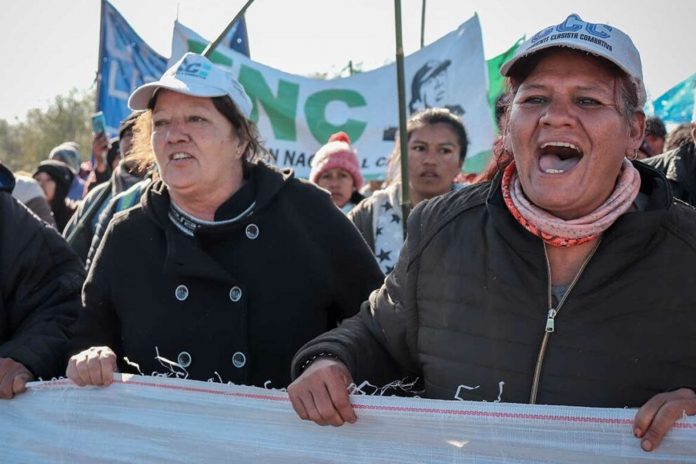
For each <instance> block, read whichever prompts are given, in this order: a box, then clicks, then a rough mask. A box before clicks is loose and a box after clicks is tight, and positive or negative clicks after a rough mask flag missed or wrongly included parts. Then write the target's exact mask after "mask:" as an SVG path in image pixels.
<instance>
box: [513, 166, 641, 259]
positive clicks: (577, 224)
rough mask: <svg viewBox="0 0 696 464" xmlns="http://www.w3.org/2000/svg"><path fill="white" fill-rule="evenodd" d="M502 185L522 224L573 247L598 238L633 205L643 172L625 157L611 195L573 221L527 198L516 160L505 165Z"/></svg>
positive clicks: (548, 240)
mask: <svg viewBox="0 0 696 464" xmlns="http://www.w3.org/2000/svg"><path fill="white" fill-rule="evenodd" d="M501 187H502V191H503V199H504V200H505V205H506V206H507V208H508V210H509V211H510V213H511V214H512V216H513V217H514V218H515V219H516V220H517V222H519V223H520V224H521V225H522V227H524V228H525V229H527V230H528V231H529V232H530V233H532V234H534V235H536V236H537V237H540V238H541V239H542V240H543V241H544V242H546V243H548V244H549V245H551V246H555V247H571V246H575V245H580V244H582V243H586V242H589V241H591V240H594V239H595V238H597V237H598V236H599V235H601V234H602V232H604V231H605V230H607V229H608V228H609V227H610V226H611V225H612V224H613V223H614V221H616V219H618V217H619V216H621V215H622V214H624V213H625V212H626V211H628V210H629V208H631V205H632V204H633V201H634V200H635V199H636V197H637V196H638V192H639V190H640V174H639V173H638V170H637V169H636V168H635V167H633V165H632V164H631V162H630V161H628V160H627V159H624V162H623V165H622V166H621V171H620V173H619V178H618V181H617V183H616V186H615V187H614V191H613V192H612V193H611V195H609V198H607V199H606V200H605V201H604V203H602V204H601V205H600V206H599V207H598V208H597V209H595V210H594V211H592V212H591V213H589V214H587V215H585V216H583V217H579V218H576V219H571V220H569V221H566V220H563V219H560V218H558V217H556V216H554V215H552V214H550V213H549V212H547V211H545V210H543V209H541V208H539V207H538V206H536V205H534V204H533V203H531V202H530V201H529V199H527V197H526V196H525V195H524V192H523V191H522V185H521V183H520V179H519V177H518V176H517V168H516V167H515V163H514V161H513V162H512V163H510V165H509V166H508V167H507V168H506V169H505V171H504V173H503V179H502V185H501Z"/></svg>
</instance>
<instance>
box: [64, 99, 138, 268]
mask: <svg viewBox="0 0 696 464" xmlns="http://www.w3.org/2000/svg"><path fill="white" fill-rule="evenodd" d="M142 113H143V112H142V111H133V112H132V113H131V114H130V115H129V116H128V117H127V118H126V119H124V120H123V121H121V125H120V126H119V130H118V134H119V138H118V139H117V140H116V142H112V143H111V146H110V148H109V151H108V153H107V155H106V161H107V164H108V165H109V166H110V168H109V172H112V174H111V177H110V178H109V179H108V181H107V182H102V183H100V184H97V185H96V186H95V187H94V188H93V189H91V190H89V193H87V195H85V198H84V199H83V200H82V202H80V204H79V205H78V207H77V210H76V211H75V214H74V215H73V216H72V217H71V218H70V221H69V222H68V223H67V225H66V226H65V229H64V230H63V236H64V237H65V238H66V240H67V241H68V243H69V244H70V246H71V247H72V248H73V250H75V252H76V253H77V255H78V256H79V257H80V259H82V262H87V256H88V253H89V250H90V246H91V243H92V238H93V236H94V233H95V231H96V229H97V223H98V220H99V216H100V214H101V213H102V211H104V210H105V209H106V207H107V205H108V204H109V201H110V200H111V199H112V198H113V197H114V196H116V195H118V194H119V193H121V192H123V191H125V190H128V189H129V188H130V187H131V186H133V185H134V184H136V183H137V182H140V181H141V180H142V179H143V178H144V177H145V175H146V173H147V170H146V169H141V168H140V167H139V165H138V162H137V161H135V160H134V159H133V158H131V156H130V154H131V148H132V140H133V127H134V126H135V122H136V121H137V119H138V116H140V114H142ZM115 151H118V155H116V153H114V152H115ZM88 182H89V180H88ZM88 189H89V187H88Z"/></svg>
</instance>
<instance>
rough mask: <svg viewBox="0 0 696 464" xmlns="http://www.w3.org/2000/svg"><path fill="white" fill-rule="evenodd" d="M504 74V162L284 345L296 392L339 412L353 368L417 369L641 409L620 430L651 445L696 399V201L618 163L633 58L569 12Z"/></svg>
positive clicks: (445, 199)
mask: <svg viewBox="0 0 696 464" xmlns="http://www.w3.org/2000/svg"><path fill="white" fill-rule="evenodd" d="M501 72H502V73H503V75H505V76H507V77H508V78H509V83H510V86H511V97H512V100H511V103H510V106H509V109H508V113H507V128H506V131H505V133H504V134H503V143H502V145H501V146H500V147H499V149H500V150H499V151H500V153H499V155H500V156H501V160H505V159H507V160H508V163H502V165H501V168H502V169H501V172H499V173H498V174H497V175H496V177H495V178H494V179H493V180H492V181H491V182H486V183H483V184H478V185H474V186H470V187H468V188H464V189H462V190H460V191H457V192H453V193H451V194H448V195H444V196H441V197H437V198H436V199H433V200H430V201H427V202H423V203H422V204H421V205H419V206H418V207H416V208H415V209H414V211H413V213H412V215H411V217H410V218H409V228H408V237H407V240H406V244H405V246H404V248H403V250H402V252H401V255H400V257H399V262H398V263H397V265H396V269H395V270H394V271H393V272H392V273H391V274H390V275H389V276H388V277H387V280H386V281H385V284H384V286H382V288H381V289H380V290H378V291H377V292H374V293H373V294H372V295H371V296H370V300H369V305H365V306H364V307H363V310H362V311H361V312H360V314H359V315H357V316H355V317H354V318H351V319H349V320H347V321H345V322H344V323H343V324H342V325H341V327H340V328H338V329H334V330H333V331H331V332H329V333H327V334H324V335H322V336H320V337H318V338H317V339H315V340H313V341H312V342H310V343H309V344H307V345H306V346H305V347H303V349H302V350H300V351H299V352H298V354H297V355H296V357H295V359H294V361H293V375H294V376H296V377H297V376H299V378H298V379H297V380H295V382H293V384H291V385H290V387H288V393H289V395H290V398H291V400H292V403H293V406H294V408H295V410H296V411H297V413H298V415H299V416H300V417H301V418H303V419H309V420H313V421H315V422H317V423H319V424H333V425H340V424H343V423H344V422H346V421H348V422H353V421H355V420H356V416H355V412H354V411H353V409H352V407H351V405H350V402H349V396H348V392H347V389H346V386H347V385H348V384H349V383H350V382H351V381H352V379H356V380H357V381H358V383H359V382H360V381H361V380H363V379H368V380H370V381H372V383H379V384H383V383H386V382H387V381H392V380H395V379H398V378H402V377H403V376H405V375H413V376H417V377H420V378H421V380H422V382H423V392H422V394H421V395H422V396H425V397H429V398H440V399H454V398H455V395H457V393H459V395H458V398H459V399H464V400H486V401H495V400H499V401H508V402H518V403H523V402H529V403H542V404H557V405H576V406H592V407H614V408H623V407H631V408H640V409H639V410H638V412H637V414H636V416H635V421H634V424H633V427H632V429H631V431H632V432H633V433H634V434H635V436H636V437H637V438H638V439H639V443H640V446H641V447H642V448H643V449H644V450H646V451H652V450H653V449H655V448H656V447H657V446H658V445H659V443H660V441H661V440H662V438H663V437H664V435H665V433H667V431H668V430H669V429H670V428H671V427H672V425H673V424H674V422H675V421H677V420H678V419H679V418H680V417H682V415H684V414H696V393H695V392H694V388H695V385H696V383H695V379H696V345H695V344H694V340H696V273H694V272H693V270H694V269H695V268H696V212H694V210H693V209H692V208H689V207H687V206H685V205H683V204H681V203H678V202H674V201H673V200H672V198H671V194H670V189H669V185H668V184H667V181H666V179H665V178H664V177H663V176H662V175H660V174H659V173H657V172H656V171H654V170H653V169H650V168H648V167H645V166H643V165H641V164H640V163H633V162H631V161H630V159H634V158H635V155H636V151H637V150H638V147H639V146H640V144H641V141H642V139H643V130H644V124H645V115H644V114H643V111H642V107H643V104H644V103H645V88H644V86H643V78H642V71H641V64H640V56H639V54H638V51H637V50H636V49H635V47H634V46H633V43H632V42H631V40H630V38H629V37H628V36H626V35H625V34H624V33H622V32H621V31H620V30H618V29H616V28H612V27H609V26H606V25H602V24H593V23H588V22H585V21H583V20H582V19H581V18H580V17H579V16H577V15H571V16H569V17H568V18H567V19H566V20H565V21H563V22H562V23H561V24H558V25H554V26H550V27H548V28H546V29H544V30H542V31H540V32H539V33H538V34H536V35H535V36H534V37H532V38H531V39H530V40H528V41H527V42H526V43H524V44H523V45H522V46H520V48H519V49H518V50H517V52H516V54H515V56H514V57H512V58H511V59H510V60H509V61H508V62H507V63H506V64H505V65H503V67H502V68H501ZM384 372H392V377H391V378H388V377H385V376H384V375H383V373H384ZM300 374H301V375H300ZM462 386H472V387H473V386H475V388H460V387H462Z"/></svg>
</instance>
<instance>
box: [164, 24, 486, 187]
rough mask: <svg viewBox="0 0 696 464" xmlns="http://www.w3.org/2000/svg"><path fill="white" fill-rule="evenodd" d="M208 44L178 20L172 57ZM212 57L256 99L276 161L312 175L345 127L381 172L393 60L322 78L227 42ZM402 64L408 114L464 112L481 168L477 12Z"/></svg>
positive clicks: (371, 172) (372, 170)
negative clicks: (320, 152) (318, 155)
mask: <svg viewBox="0 0 696 464" xmlns="http://www.w3.org/2000/svg"><path fill="white" fill-rule="evenodd" d="M207 44H208V40H206V39H204V38H203V37H201V36H200V35H198V34H196V33H195V32H194V31H192V30H191V29H188V28H187V27H185V26H184V25H182V24H181V23H178V22H177V23H176V24H175V26H174V34H173V39H172V57H171V59H170V63H173V62H174V61H176V60H177V59H178V58H180V57H181V56H182V55H183V54H184V53H186V52H188V51H193V52H197V53H200V52H202V51H203V49H204V48H205V46H206V45H207ZM210 58H211V60H213V61H214V62H216V63H218V64H220V65H223V66H228V67H230V68H231V69H232V74H233V75H234V76H235V77H236V78H237V79H238V80H239V82H240V83H241V84H242V85H243V86H244V88H245V89H246V91H247V93H248V94H249V96H250V97H251V99H252V101H253V104H254V109H253V112H252V115H251V117H252V119H253V120H254V121H255V122H257V124H258V127H259V131H260V133H261V136H262V138H263V139H264V145H265V146H266V148H268V150H269V152H270V155H271V158H272V160H271V161H272V162H273V163H275V164H277V165H278V166H281V167H292V168H294V169H295V171H296V173H297V175H298V176H301V177H308V175H309V171H310V168H311V160H312V157H313V155H314V153H315V152H316V150H317V149H318V148H319V147H320V146H321V145H323V144H324V143H325V142H326V141H327V140H328V138H329V136H330V135H331V134H333V133H334V132H338V131H345V132H346V133H348V135H349V136H350V138H351V140H352V141H353V144H354V147H355V148H356V149H357V151H358V154H359V157H360V158H361V159H360V163H361V169H362V172H363V175H364V176H365V177H366V178H368V179H372V178H381V177H382V176H383V175H384V172H385V170H386V163H387V159H388V157H389V155H390V153H391V152H392V150H393V148H394V142H395V140H396V132H397V125H398V117H397V107H398V106H397V90H396V74H395V73H396V70H395V65H394V64H391V65H388V66H384V67H381V68H378V69H375V70H372V71H368V72H363V73H359V74H356V75H353V76H350V77H346V78H342V79H332V80H320V79H312V78H308V77H303V76H298V75H293V74H289V73H285V72H282V71H279V70H277V69H274V68H272V67H270V66H266V65H264V64H261V63H258V62H255V61H252V60H250V59H249V58H247V57H245V56H243V55H241V54H239V53H236V52H234V51H233V50H230V49H228V48H226V47H224V46H219V47H217V48H216V49H215V52H213V53H212V54H211V56H210ZM405 70H406V91H407V92H406V93H407V95H406V97H407V102H408V111H409V113H414V112H416V111H418V110H422V109H424V108H428V107H436V106H440V107H447V108H449V109H451V110H452V111H453V112H455V113H456V114H458V115H460V116H461V117H462V119H463V121H464V124H465V126H466V128H467V131H468V134H469V137H470V145H469V150H468V156H467V164H466V165H465V170H470V171H476V170H480V169H481V168H482V167H483V165H485V163H486V161H487V159H488V156H489V154H490V149H491V145H492V142H493V127H492V122H491V118H490V113H489V111H490V110H489V106H488V101H487V95H488V82H487V74H486V61H485V60H484V57H483V44H482V41H481V28H480V25H479V21H478V17H477V16H474V17H473V18H471V19H469V20H468V21H466V22H465V23H464V24H462V25H461V26H459V27H458V28H457V30H455V31H453V32H451V33H449V34H447V35H446V36H444V37H442V38H441V39H439V40H437V41H436V42H433V43H432V44H430V45H428V46H427V47H424V48H423V49H421V50H419V51H417V52H415V53H413V54H411V55H409V56H407V57H406V59H405Z"/></svg>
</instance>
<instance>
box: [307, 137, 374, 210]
mask: <svg viewBox="0 0 696 464" xmlns="http://www.w3.org/2000/svg"><path fill="white" fill-rule="evenodd" d="M309 180H310V182H312V183H313V184H316V185H318V186H319V187H321V188H323V189H326V190H328V191H329V193H331V199H332V200H333V202H334V203H335V204H336V206H338V207H339V208H340V209H341V210H342V211H343V212H344V213H346V214H347V213H348V212H349V211H350V210H351V209H353V207H355V205H357V204H358V203H360V202H361V201H362V200H363V199H364V198H365V197H363V196H362V195H361V194H360V193H359V192H358V190H360V187H362V185H363V177H362V174H360V164H359V163H358V157H357V152H356V151H355V149H354V148H353V146H352V145H351V143H350V137H348V134H346V133H345V132H337V133H335V134H333V135H332V136H331V137H329V141H328V142H327V143H326V145H324V146H322V147H321V148H320V149H319V150H318V151H317V153H316V154H315V155H314V160H313V161H312V171H311V172H310V173H309Z"/></svg>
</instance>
